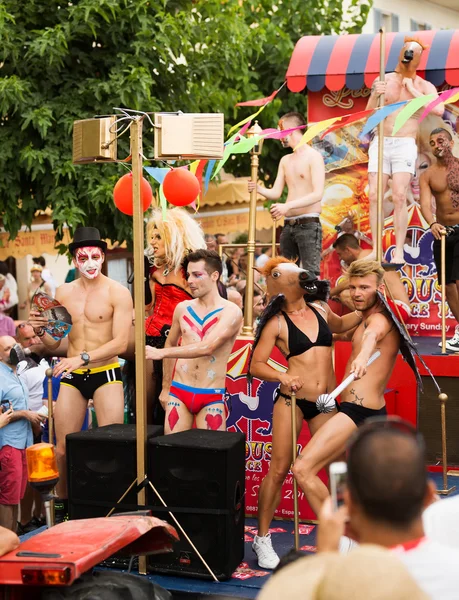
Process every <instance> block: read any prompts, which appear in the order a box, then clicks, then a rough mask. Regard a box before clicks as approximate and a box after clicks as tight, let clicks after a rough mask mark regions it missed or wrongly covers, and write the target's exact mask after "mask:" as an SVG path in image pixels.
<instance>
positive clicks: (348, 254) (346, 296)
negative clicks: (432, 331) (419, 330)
mask: <svg viewBox="0 0 459 600" xmlns="http://www.w3.org/2000/svg"><path fill="white" fill-rule="evenodd" d="M333 248H334V249H335V250H336V254H337V255H338V256H339V258H340V259H341V264H342V265H343V267H345V268H346V269H347V268H348V267H349V266H350V265H351V264H352V263H353V262H355V261H356V260H362V259H363V258H367V257H368V255H369V254H371V250H363V249H362V248H361V247H360V246H359V243H358V241H357V240H356V239H355V237H354V236H353V235H351V234H349V233H345V234H344V235H342V236H341V237H339V238H338V239H337V240H336V242H335V243H334V244H333ZM384 285H385V289H386V291H387V302H388V303H389V306H390V307H391V308H392V310H393V312H394V314H395V316H396V317H397V318H398V319H399V321H400V320H403V322H404V323H406V322H407V321H408V320H409V318H410V317H411V305H410V299H409V298H408V294H407V292H406V289H405V286H404V285H403V283H402V281H401V279H400V274H399V273H398V272H397V271H385V272H384ZM330 296H331V297H332V298H337V299H338V300H339V302H341V303H342V304H344V306H346V307H347V308H349V309H350V310H354V308H355V307H354V302H353V301H352V298H351V294H350V291H349V279H348V278H347V276H345V277H344V278H343V280H342V281H340V282H339V283H337V284H336V285H335V287H334V288H332V289H331V290H330Z"/></svg>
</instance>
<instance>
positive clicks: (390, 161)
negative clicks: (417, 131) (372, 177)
mask: <svg viewBox="0 0 459 600" xmlns="http://www.w3.org/2000/svg"><path fill="white" fill-rule="evenodd" d="M417 156H418V147H417V145H416V140H415V139H414V138H410V137H399V138H398V137H385V138H384V156H383V173H384V174H385V175H392V174H393V173H411V174H412V175H414V172H415V169H416V158H417ZM377 172H378V136H376V137H374V138H373V140H372V141H371V143H370V148H369V149H368V173H377Z"/></svg>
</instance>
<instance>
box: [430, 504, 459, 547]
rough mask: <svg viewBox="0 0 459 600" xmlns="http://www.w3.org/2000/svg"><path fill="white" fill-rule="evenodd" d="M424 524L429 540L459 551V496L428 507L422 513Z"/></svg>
mask: <svg viewBox="0 0 459 600" xmlns="http://www.w3.org/2000/svg"><path fill="white" fill-rule="evenodd" d="M422 524H423V525H424V531H425V534H426V536H427V537H428V538H429V540H432V541H435V542H438V543H439V544H444V545H445V546H451V547H452V548H457V549H458V550H459V496H451V498H445V499H443V500H439V501H438V502H434V503H433V504H431V505H430V506H428V507H427V508H426V509H425V511H424V512H423V513H422Z"/></svg>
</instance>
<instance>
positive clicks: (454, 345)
mask: <svg viewBox="0 0 459 600" xmlns="http://www.w3.org/2000/svg"><path fill="white" fill-rule="evenodd" d="M453 144H454V142H453V139H452V137H451V134H450V133H449V131H447V130H446V129H443V128H438V129H434V130H433V131H432V133H431V134H430V147H431V149H432V153H433V154H434V156H435V157H436V159H437V164H435V165H432V166H431V167H429V168H428V169H427V170H426V171H425V172H424V173H423V174H422V175H421V180H420V187H421V198H420V203H421V211H422V215H423V217H424V219H425V220H426V221H427V223H428V224H429V227H430V230H431V231H432V234H433V236H434V238H435V241H434V247H433V251H434V259H435V264H436V265H437V277H438V282H439V283H441V242H440V240H441V232H442V230H444V229H446V231H447V237H446V260H445V263H446V264H445V267H446V269H445V273H446V282H445V283H446V299H447V300H448V306H449V308H450V309H451V312H452V313H453V315H454V317H455V319H456V321H458V322H459V159H457V158H456V157H455V156H453ZM432 195H433V196H434V198H435V203H436V210H437V214H436V215H434V214H433V213H432V203H431V201H430V199H431V196H432ZM446 347H447V348H448V350H452V351H454V352H458V351H459V325H456V331H455V335H454V337H453V338H452V339H451V340H448V341H447V342H446Z"/></svg>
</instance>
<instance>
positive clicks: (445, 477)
mask: <svg viewBox="0 0 459 600" xmlns="http://www.w3.org/2000/svg"><path fill="white" fill-rule="evenodd" d="M442 239H443V238H442ZM443 281H444V280H443ZM438 399H439V400H440V418H441V455H442V459H441V460H442V463H443V464H442V470H443V489H442V490H437V491H438V493H439V494H441V495H442V496H447V495H448V494H450V493H451V492H452V491H453V490H455V489H456V486H455V485H453V486H452V487H450V488H448V457H447V451H446V401H447V400H448V396H447V394H443V393H441V394H438Z"/></svg>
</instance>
